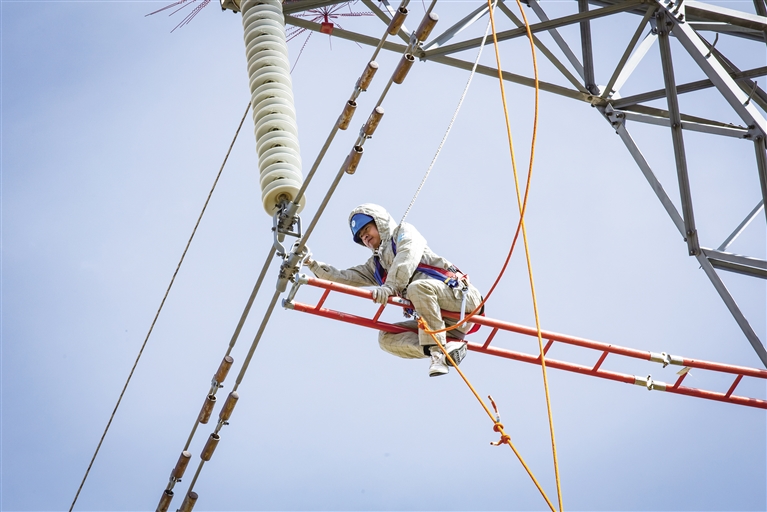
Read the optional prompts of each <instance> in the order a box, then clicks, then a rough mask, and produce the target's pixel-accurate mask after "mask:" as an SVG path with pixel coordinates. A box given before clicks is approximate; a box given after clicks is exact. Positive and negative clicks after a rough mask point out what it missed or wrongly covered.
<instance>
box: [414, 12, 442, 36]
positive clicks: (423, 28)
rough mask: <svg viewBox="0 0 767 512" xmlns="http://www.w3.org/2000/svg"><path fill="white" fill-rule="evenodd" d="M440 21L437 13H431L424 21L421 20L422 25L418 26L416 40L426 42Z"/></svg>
mask: <svg viewBox="0 0 767 512" xmlns="http://www.w3.org/2000/svg"><path fill="white" fill-rule="evenodd" d="M438 21H439V16H437V14H436V13H433V12H430V13H429V14H427V15H426V16H424V17H423V20H421V24H420V25H418V28H417V29H416V31H415V37H416V39H418V40H419V41H426V38H428V37H429V34H431V31H432V30H434V25H436V24H437V22H438Z"/></svg>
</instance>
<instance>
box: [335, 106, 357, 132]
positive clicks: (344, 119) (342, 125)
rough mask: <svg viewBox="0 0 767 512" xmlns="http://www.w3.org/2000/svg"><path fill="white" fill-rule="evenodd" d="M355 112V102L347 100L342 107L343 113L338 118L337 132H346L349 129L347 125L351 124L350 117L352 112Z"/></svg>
mask: <svg viewBox="0 0 767 512" xmlns="http://www.w3.org/2000/svg"><path fill="white" fill-rule="evenodd" d="M356 110H357V102H356V101H354V100H349V101H347V102H346V105H345V106H344V111H343V112H341V117H339V118H338V129H339V130H346V129H347V128H349V123H351V122H352V116H353V115H354V112H355V111H356Z"/></svg>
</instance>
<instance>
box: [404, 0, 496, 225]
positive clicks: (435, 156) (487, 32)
mask: <svg viewBox="0 0 767 512" xmlns="http://www.w3.org/2000/svg"><path fill="white" fill-rule="evenodd" d="M497 3H498V0H495V1H494V2H493V9H495V6H496V4H497ZM489 33H490V21H489V20H488V22H487V27H486V28H485V35H484V36H482V43H481V44H480V45H479V52H477V58H476V59H474V65H473V66H472V67H471V73H470V74H469V80H468V81H467V82H466V87H464V88H463V94H461V99H460V100H459V101H458V106H457V107H456V108H455V112H454V113H453V118H452V119H450V123H449V124H448V125H447V130H446V131H445V135H444V136H443V137H442V141H441V142H440V143H439V146H438V147H437V152H436V153H435V154H434V158H432V160H431V163H430V164H429V168H428V169H426V174H424V176H423V179H422V180H421V184H420V185H418V188H417V189H416V191H415V194H414V195H413V199H412V200H411V201H410V204H409V205H408V207H407V209H406V210H405V213H404V215H402V220H400V221H399V223H400V224H402V223H403V222H405V217H407V214H408V213H410V209H411V208H412V207H413V205H414V204H415V200H416V199H417V198H418V194H419V193H420V192H421V189H422V188H423V186H424V184H425V183H426V180H427V179H428V178H429V174H431V170H432V169H433V168H434V164H435V163H437V158H439V154H440V153H441V152H442V147H443V146H444V145H445V141H447V137H448V135H450V130H452V129H453V124H454V123H455V120H456V118H457V117H458V112H459V111H460V110H461V106H462V105H463V100H464V99H465V98H466V94H467V93H468V92H469V86H470V85H471V81H472V80H473V79H474V74H475V72H476V71H477V66H478V65H479V59H480V57H482V49H483V48H484V47H485V41H486V40H487V35H488V34H489Z"/></svg>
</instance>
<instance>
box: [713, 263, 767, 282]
mask: <svg viewBox="0 0 767 512" xmlns="http://www.w3.org/2000/svg"><path fill="white" fill-rule="evenodd" d="M708 261H710V262H711V266H712V267H714V268H716V269H719V270H726V271H727V272H732V273H734V274H741V275H744V276H748V277H758V278H761V279H767V270H762V269H760V268H754V267H749V266H748V265H740V264H738V263H732V262H731V261H728V260H720V259H717V258H709V259H708Z"/></svg>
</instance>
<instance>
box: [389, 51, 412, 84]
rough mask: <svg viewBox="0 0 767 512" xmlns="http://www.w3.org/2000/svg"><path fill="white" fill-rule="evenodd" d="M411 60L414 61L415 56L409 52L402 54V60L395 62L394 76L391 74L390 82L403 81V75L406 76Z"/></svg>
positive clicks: (410, 66)
mask: <svg viewBox="0 0 767 512" xmlns="http://www.w3.org/2000/svg"><path fill="white" fill-rule="evenodd" d="M413 62H415V57H413V56H412V55H411V54H409V53H406V54H405V55H403V56H402V60H401V61H399V64H397V69H395V70H394V76H392V79H391V80H392V82H394V83H395V84H401V83H402V82H404V81H405V77H406V76H407V72H408V71H410V68H412V67H413Z"/></svg>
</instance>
